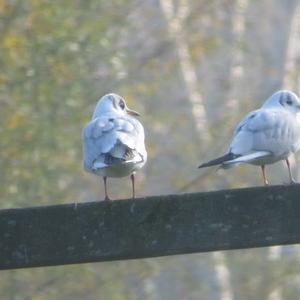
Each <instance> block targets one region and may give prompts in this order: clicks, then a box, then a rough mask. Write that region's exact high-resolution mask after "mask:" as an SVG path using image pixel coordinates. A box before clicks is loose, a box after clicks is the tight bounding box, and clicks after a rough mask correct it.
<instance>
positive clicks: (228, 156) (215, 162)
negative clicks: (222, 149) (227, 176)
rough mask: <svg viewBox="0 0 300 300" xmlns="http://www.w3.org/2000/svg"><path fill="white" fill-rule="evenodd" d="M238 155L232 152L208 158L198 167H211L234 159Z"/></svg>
mask: <svg viewBox="0 0 300 300" xmlns="http://www.w3.org/2000/svg"><path fill="white" fill-rule="evenodd" d="M238 157H240V155H238V154H233V153H227V154H225V155H223V156H221V157H218V158H216V159H213V160H210V161H209V162H207V163H204V164H202V165H200V166H199V167H198V168H206V167H211V166H217V165H224V164H225V163H226V162H229V161H233V160H234V159H236V158H238Z"/></svg>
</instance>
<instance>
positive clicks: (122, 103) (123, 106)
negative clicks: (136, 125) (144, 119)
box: [119, 100, 125, 110]
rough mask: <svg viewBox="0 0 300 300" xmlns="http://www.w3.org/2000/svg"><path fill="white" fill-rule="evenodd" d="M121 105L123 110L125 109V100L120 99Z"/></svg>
mask: <svg viewBox="0 0 300 300" xmlns="http://www.w3.org/2000/svg"><path fill="white" fill-rule="evenodd" d="M119 106H120V107H121V109H122V110H124V108H125V103H124V101H123V100H120V102H119Z"/></svg>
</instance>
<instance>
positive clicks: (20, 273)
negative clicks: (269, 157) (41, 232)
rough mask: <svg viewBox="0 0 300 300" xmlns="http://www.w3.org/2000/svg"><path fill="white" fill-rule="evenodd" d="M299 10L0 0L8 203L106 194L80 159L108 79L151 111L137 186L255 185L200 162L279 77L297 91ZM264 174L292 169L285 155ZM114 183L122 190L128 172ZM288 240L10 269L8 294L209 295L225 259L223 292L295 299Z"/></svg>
mask: <svg viewBox="0 0 300 300" xmlns="http://www.w3.org/2000/svg"><path fill="white" fill-rule="evenodd" d="M296 5H297V6H296ZM298 15H299V3H298V1H296V0H286V1H280V0H276V1H268V0H262V1H258V0H253V1H247V0H211V1H207V0H200V1H196V0H180V1H170V0H159V1H157V0H149V1H141V0H129V1H119V0H114V1H104V0H99V1H96V0H75V1H72V3H70V2H69V1H66V0H62V1H56V0H52V1H50V0H28V1H20V0H0V53H1V55H0V67H1V69H0V70H1V71H0V105H1V109H0V132H1V140H0V147H1V152H0V167H1V173H0V179H1V185H0V196H1V200H2V201H1V202H0V205H1V207H2V208H4V207H25V206H32V205H46V204H54V203H62V202H71V201H72V202H73V201H89V200H98V199H101V198H102V197H103V191H102V184H101V181H100V179H99V178H96V177H95V176H92V175H89V174H84V173H83V171H82V166H81V165H82V163H81V129H82V127H83V126H84V124H85V123H86V122H87V121H88V120H89V118H90V117H91V114H92V111H93V108H94V106H95V104H96V102H97V100H98V99H99V98H100V97H101V96H102V95H103V94H105V93H107V92H111V91H114V92H117V93H120V94H121V95H123V96H124V97H125V99H126V100H127V102H128V105H129V106H132V107H134V109H136V110H137V111H139V112H140V113H141V114H142V117H141V121H142V122H143V124H144V125H145V129H146V142H147V149H148V152H149V161H148V164H147V165H146V167H145V168H144V169H143V170H142V171H141V172H139V174H138V176H137V179H138V184H137V192H138V194H139V195H149V194H167V193H172V192H176V191H181V192H182V191H190V192H191V191H200V190H212V189H220V188H231V187H242V186H250V185H261V183H262V182H261V178H260V177H259V176H257V174H258V172H259V170H258V169H257V168H255V167H251V166H241V167H238V168H235V169H232V170H228V171H226V172H222V171H220V172H215V170H209V169H208V170H204V171H199V170H198V169H197V166H198V165H199V164H200V163H201V162H203V161H205V160H207V159H210V158H212V157H215V156H217V155H220V154H222V153H223V151H225V150H226V148H227V146H228V142H229V140H230V138H231V135H232V132H233V128H234V126H235V124H236V123H237V122H238V121H239V120H240V119H241V118H242V117H243V116H244V114H245V113H246V112H248V111H249V110H253V109H255V108H257V107H258V106H260V105H261V103H262V102H263V101H264V99H265V98H266V97H268V96H269V95H270V94H271V93H273V92H274V90H276V89H279V88H281V87H282V86H284V87H288V88H292V89H294V90H295V91H297V92H299V71H297V70H299V53H298V52H299V44H300V42H299V28H298V27H299V24H298V23H299V22H298V21H299V20H298V19H299V18H298ZM297 20H298V21H297ZM199 128H200V129H199ZM205 135H207V137H206V136H205ZM270 176H271V180H272V183H273V182H274V183H277V182H285V180H286V173H285V172H282V168H281V167H280V164H276V165H275V166H272V167H270ZM109 189H110V190H111V192H112V195H113V197H115V198H118V197H128V196H129V195H130V185H129V180H126V179H123V180H113V179H112V180H111V181H110V182H109ZM33 234H34V233H33ZM280 251H281V252H282V254H281V255H280V256H279V258H280V259H279V258H278V257H277V258H276V259H273V260H272V259H271V260H270V257H271V256H270V253H272V251H271V250H270V251H269V250H268V249H253V250H243V251H231V252H224V253H222V254H221V256H217V257H215V258H214V257H213V256H212V255H210V254H195V255H185V256H175V257H166V258H156V259H146V260H138V261H124V262H112V263H101V264H86V265H81V266H65V267H53V268H45V269H33V270H17V271H9V272H2V273H1V274H0V299H13V300H19V299H28V300H29V299H30V300H44V299H83V298H84V299H113V300H114V299H116V300H119V299H151V300H152V299H153V300H156V299H157V300H159V299H166V300H168V299H172V300H174V299H188V300H193V299H195V300H196V299H197V300H198V299H201V300H202V299H203V300H206V299H208V300H211V299H213V300H214V299H221V296H220V293H218V292H217V291H216V284H218V283H221V281H218V276H219V275H220V273H218V270H219V271H220V270H221V271H222V270H223V271H224V270H225V273H224V272H223V274H225V279H226V276H227V281H226V280H225V281H223V284H225V286H226V282H227V284H228V283H229V284H230V288H229V289H227V290H230V293H229V294H227V298H228V297H229V298H234V299H246V300H247V299H266V298H267V297H268V296H269V295H270V291H276V288H279V292H278V294H277V295H279V297H281V298H282V299H288V300H289V299H291V300H292V299H297V297H298V295H299V292H300V290H299V287H300V284H299V271H300V270H299V267H298V261H299V257H298V255H297V253H299V249H298V248H297V247H296V246H294V247H283V248H282V249H281V250H280ZM218 259H219V261H221V263H220V264H219V265H218V264H216V261H217V260H218ZM295 262H297V263H295ZM222 265H223V267H224V266H225V267H226V269H224V268H223V269H222ZM220 267H221V269H220ZM216 270H217V272H216ZM221 273H222V272H221ZM226 274H227V275H226ZM228 278H229V279H228ZM170 287H171V288H170ZM225 290H226V289H225ZM223 291H224V290H223ZM275 294H276V293H275ZM224 295H225V296H226V293H225V294H223V299H224V297H225V296H224ZM228 295H229V296H228Z"/></svg>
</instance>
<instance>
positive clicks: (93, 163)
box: [82, 115, 146, 172]
mask: <svg viewBox="0 0 300 300" xmlns="http://www.w3.org/2000/svg"><path fill="white" fill-rule="evenodd" d="M82 135H83V156H84V157H83V161H84V168H85V169H86V170H87V171H90V172H93V171H95V170H97V169H99V168H105V167H107V166H111V165H114V164H126V163H129V162H139V161H143V160H146V150H145V146H144V129H143V127H142V125H141V124H140V123H139V121H138V120H136V119H133V118H130V119H129V118H123V117H120V116H118V117H114V116H109V115H108V116H103V117H98V118H95V119H94V120H92V121H91V122H90V123H88V124H87V126H86V127H85V128H84V129H83V134H82Z"/></svg>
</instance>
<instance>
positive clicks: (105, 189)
mask: <svg viewBox="0 0 300 300" xmlns="http://www.w3.org/2000/svg"><path fill="white" fill-rule="evenodd" d="M106 180H107V177H106V176H104V177H103V182H104V191H105V198H104V200H105V201H109V200H110V199H109V197H108V195H107V185H106Z"/></svg>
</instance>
